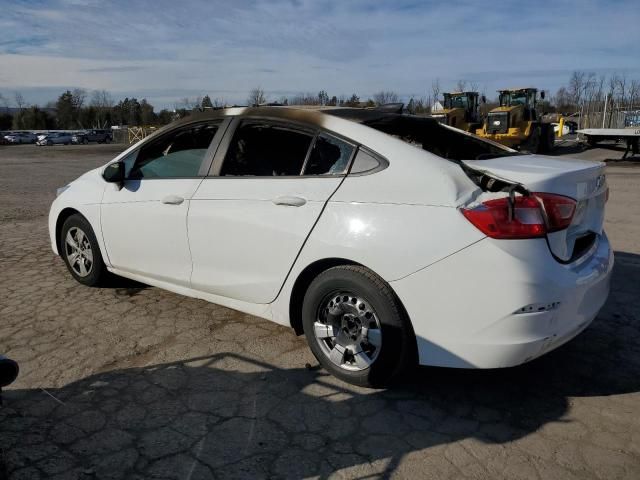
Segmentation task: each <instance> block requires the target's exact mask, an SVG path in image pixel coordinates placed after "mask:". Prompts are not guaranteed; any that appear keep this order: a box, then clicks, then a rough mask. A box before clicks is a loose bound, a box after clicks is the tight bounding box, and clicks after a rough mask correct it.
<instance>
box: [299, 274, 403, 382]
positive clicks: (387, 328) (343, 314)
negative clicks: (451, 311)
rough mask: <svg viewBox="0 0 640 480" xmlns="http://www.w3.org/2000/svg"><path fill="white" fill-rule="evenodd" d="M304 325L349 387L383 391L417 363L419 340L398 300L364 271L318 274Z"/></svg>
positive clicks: (319, 354)
mask: <svg viewBox="0 0 640 480" xmlns="http://www.w3.org/2000/svg"><path fill="white" fill-rule="evenodd" d="M302 323H303V328H304V333H305V336H306V338H307V342H308V343H309V347H310V348H311V351H312V352H313V354H314V355H315V357H316V358H317V359H318V361H319V362H320V363H321V364H322V366H323V367H324V368H325V369H326V370H327V371H329V372H330V373H331V374H333V375H334V376H336V377H338V378H340V379H341V380H344V381H345V382H348V383H351V384H354V385H359V386H366V387H382V386H385V385H387V384H389V382H390V381H391V380H392V379H394V378H396V377H397V376H398V375H399V374H400V373H402V372H403V371H405V370H406V369H407V368H408V367H410V366H412V365H415V363H416V341H415V335H414V333H413V329H412V328H411V324H410V322H409V319H408V318H407V316H406V314H405V313H404V309H403V308H402V305H401V304H400V301H399V299H398V298H397V296H396V295H395V293H394V292H393V290H391V287H390V286H389V285H388V284H387V283H386V282H385V281H384V280H382V279H381V278H380V277H378V276H377V275H376V274H374V273H373V272H372V271H370V270H368V269H366V268H364V267H361V266H355V265H342V266H338V267H333V268H330V269H328V270H325V271H324V272H322V273H321V274H319V275H318V276H317V277H316V278H315V279H314V280H313V282H312V283H311V285H309V288H308V289H307V292H306V294H305V296H304V300H303V306H302Z"/></svg>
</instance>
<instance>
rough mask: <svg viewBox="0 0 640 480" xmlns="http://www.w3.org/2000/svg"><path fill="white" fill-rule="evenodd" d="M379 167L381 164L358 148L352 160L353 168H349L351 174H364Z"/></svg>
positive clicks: (371, 155)
mask: <svg viewBox="0 0 640 480" xmlns="http://www.w3.org/2000/svg"><path fill="white" fill-rule="evenodd" d="M380 166H381V162H380V160H379V159H378V158H376V157H375V156H374V155H373V154H371V153H369V152H367V151H366V150H364V149H362V148H360V149H359V150H358V153H357V155H356V158H355V159H354V160H353V166H352V167H351V173H352V174H355V173H365V172H371V171H373V170H375V169H377V168H378V167H380Z"/></svg>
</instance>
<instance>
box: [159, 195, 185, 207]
mask: <svg viewBox="0 0 640 480" xmlns="http://www.w3.org/2000/svg"><path fill="white" fill-rule="evenodd" d="M182 202H184V198H182V197H179V196H178V195H167V196H166V197H164V198H163V199H162V203H166V204H167V205H180V204H181V203H182Z"/></svg>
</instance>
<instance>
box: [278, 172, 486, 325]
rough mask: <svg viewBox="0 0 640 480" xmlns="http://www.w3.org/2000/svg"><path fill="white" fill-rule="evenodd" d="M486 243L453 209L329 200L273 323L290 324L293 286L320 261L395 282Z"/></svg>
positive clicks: (286, 287) (292, 273)
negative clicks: (344, 264)
mask: <svg viewBox="0 0 640 480" xmlns="http://www.w3.org/2000/svg"><path fill="white" fill-rule="evenodd" d="M347 180H348V179H347ZM482 238H484V237H483V235H482V233H481V232H480V231H479V230H477V229H476V228H474V227H473V226H472V225H471V224H470V223H469V222H468V221H467V220H466V219H465V218H464V217H463V216H462V214H461V213H460V212H459V211H458V210H457V209H456V208H454V207H442V206H430V205H410V204H382V203H362V202H345V201H334V200H331V201H330V202H329V203H328V204H327V206H326V208H325V210H324V212H323V213H322V215H321V217H320V219H319V220H318V223H317V225H316V226H315V228H314V229H313V231H312V233H311V234H310V236H309V238H308V239H307V241H306V243H305V245H304V247H303V248H302V251H301V253H300V255H299V257H298V258H297V260H296V262H295V264H294V265H293V268H292V271H291V273H290V274H289V276H288V277H287V280H286V282H285V284H284V287H283V289H282V291H281V293H280V295H279V296H278V298H277V299H276V301H275V302H274V303H273V318H274V321H276V322H278V323H282V324H284V325H289V324H290V319H289V302H290V299H291V294H292V291H293V286H294V284H295V281H296V279H297V278H298V276H299V275H300V274H301V272H302V271H303V270H304V269H305V268H306V267H307V266H309V265H311V264H313V263H315V262H317V261H319V260H325V259H333V258H339V259H345V260H348V261H350V262H355V263H358V264H361V265H364V266H365V267H367V268H369V269H371V270H373V271H374V272H375V273H376V274H378V275H380V276H381V277H382V278H383V279H385V280H386V281H388V282H391V281H394V280H398V279H401V278H404V277H406V276H408V275H410V274H411V273H413V272H416V271H417V270H420V269H422V268H425V267H427V266H429V265H432V264H434V263H437V262H438V261H440V260H442V259H443V258H446V257H448V256H450V255H452V254H454V253H455V252H457V251H460V250H462V249H465V248H466V247H468V246H469V245H472V244H474V243H475V242H478V241H480V240H481V239H482Z"/></svg>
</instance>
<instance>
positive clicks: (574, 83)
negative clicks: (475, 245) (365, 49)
mask: <svg viewBox="0 0 640 480" xmlns="http://www.w3.org/2000/svg"><path fill="white" fill-rule="evenodd" d="M532 86H533V85H532ZM444 91H445V90H444V89H443V87H442V86H441V83H440V80H439V79H436V80H434V81H433V82H432V83H431V86H430V89H428V91H427V92H426V93H425V94H424V95H413V96H409V97H408V98H407V97H404V98H403V97H401V96H400V95H399V94H398V93H396V92H394V91H393V90H382V91H379V92H376V93H375V94H373V95H371V96H369V97H367V98H364V97H362V98H361V97H360V96H359V95H358V94H357V93H353V94H351V95H329V93H328V92H327V91H326V90H324V89H323V90H320V91H319V92H318V93H317V94H314V93H299V94H297V95H293V96H279V97H271V98H270V97H269V95H268V93H267V92H265V91H264V90H263V89H262V88H260V87H256V88H253V89H252V90H251V91H250V92H249V95H248V96H247V99H246V105H250V106H255V105H263V104H269V103H275V104H280V105H319V106H343V107H373V106H376V105H383V104H388V103H398V102H404V103H405V105H406V109H407V111H408V112H409V113H412V114H417V115H423V114H429V113H430V112H431V108H432V106H433V104H434V103H435V102H436V101H438V100H440V99H441V94H442V93H443V92H444ZM449 91H479V92H480V93H481V94H483V95H485V96H486V88H484V89H483V90H482V91H480V87H479V84H478V83H477V82H473V81H467V80H458V81H457V82H456V84H455V85H454V86H453V87H452V88H451V89H450V90H449ZM550 93H551V92H547V96H546V98H545V100H544V102H542V109H543V110H544V111H545V112H561V113H564V114H572V113H580V114H584V115H588V114H589V113H593V112H602V111H603V110H605V108H606V109H607V110H608V111H609V112H613V111H615V110H636V109H640V80H638V79H629V78H627V76H626V75H625V74H612V75H610V76H608V77H607V76H604V75H600V76H597V75H596V74H595V73H591V72H583V71H574V72H573V73H572V74H571V76H570V78H569V81H568V82H567V83H566V85H563V86H561V87H560V88H559V89H558V90H557V92H555V94H553V95H551V94H550ZM496 103H497V101H496V99H495V98H494V99H489V100H488V103H487V106H485V107H484V110H488V108H490V107H491V106H493V105H495V104H496ZM10 105H14V108H12V109H10V108H9V107H10ZM225 106H230V104H229V103H228V102H226V101H225V100H224V99H223V98H217V97H215V98H213V99H212V98H211V97H210V96H209V95H204V96H203V97H195V98H192V99H190V98H182V99H180V100H178V101H176V102H175V103H174V105H173V108H172V109H167V108H163V109H161V110H159V111H158V112H156V110H155V108H154V106H153V105H152V104H151V103H149V102H148V101H147V99H146V98H142V99H140V100H138V99H137V98H129V97H127V98H124V99H121V100H119V101H117V102H116V101H115V100H114V99H113V97H112V96H111V94H110V93H109V92H107V91H106V90H94V91H92V92H90V93H89V92H88V91H87V90H85V89H81V88H75V89H72V90H66V91H64V92H63V93H62V94H61V95H60V96H59V97H58V99H57V100H56V101H53V102H49V103H48V104H47V105H45V106H44V107H41V106H39V105H29V104H28V103H27V102H26V101H25V99H24V97H23V96H22V94H21V93H19V92H15V93H14V95H13V98H12V99H9V98H7V97H6V96H3V95H2V94H0V130H11V129H12V130H45V129H53V128H58V129H68V130H73V129H85V128H108V127H110V126H111V125H130V126H159V125H165V124H167V123H170V122H172V121H173V120H176V119H178V118H181V117H184V116H186V115H188V114H189V113H190V112H191V111H192V110H193V109H194V108H216V107H218V108H220V107H225Z"/></svg>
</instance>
